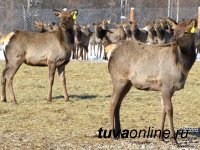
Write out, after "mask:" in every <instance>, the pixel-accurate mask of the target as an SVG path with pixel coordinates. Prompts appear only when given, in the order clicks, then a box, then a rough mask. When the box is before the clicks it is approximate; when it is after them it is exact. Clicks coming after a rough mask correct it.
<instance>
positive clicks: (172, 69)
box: [0, 10, 200, 143]
mask: <svg viewBox="0 0 200 150" xmlns="http://www.w3.org/2000/svg"><path fill="white" fill-rule="evenodd" d="M53 13H54V15H55V16H57V17H58V18H59V23H58V24H56V23H50V24H47V23H43V22H39V21H37V22H35V27H36V29H37V31H38V33H33V32H27V31H18V30H16V31H14V32H10V33H8V34H7V35H4V36H3V37H2V38H1V39H0V45H1V49H3V52H4V56H5V62H6V64H5V68H4V70H3V72H2V81H1V87H2V88H1V90H2V91H1V100H2V101H4V102H7V98H6V84H7V86H8V89H9V91H10V93H11V95H12V100H13V102H14V103H17V101H16V98H15V94H14V90H13V78H14V75H15V74H16V72H17V70H18V69H19V68H20V66H21V65H22V64H23V63H25V64H27V65H31V66H48V68H49V91H48V101H49V102H51V101H52V86H53V82H54V75H55V71H56V69H57V71H58V75H59V76H60V78H61V81H62V86H63V90H64V99H65V101H69V96H68V93H67V88H66V79H65V65H66V64H67V63H68V62H69V61H70V59H71V58H73V59H79V58H81V59H85V60H87V59H88V46H89V45H90V46H91V53H92V54H93V55H95V56H97V57H100V56H101V55H102V54H104V58H105V59H106V57H108V58H109V61H108V70H109V73H110V75H111V79H112V84H113V92H112V98H111V104H110V129H111V130H112V131H113V132H112V134H115V132H116V133H117V132H118V131H120V130H121V125H120V106H121V103H122V100H123V99H124V97H125V95H126V94H127V93H128V92H129V90H130V88H131V87H132V86H134V87H135V88H137V89H139V90H146V91H148V90H152V91H161V95H162V119H161V120H162V121H161V124H160V130H161V131H163V130H164V123H165V118H166V115H167V116H168V118H169V124H170V137H171V140H172V142H173V143H177V140H176V137H175V131H174V124H173V106H172V99H171V98H172V96H173V94H174V92H175V91H178V90H180V89H182V88H183V87H184V84H185V81H186V79H187V76H188V73H189V71H190V69H191V67H192V65H193V64H194V62H195V59H196V56H197V52H200V31H199V30H198V29H197V28H196V26H197V21H196V19H190V20H187V21H182V22H178V23H177V22H176V21H174V20H172V19H171V18H166V19H159V21H158V22H152V23H147V24H146V26H145V27H144V28H142V29H141V28H139V27H138V24H137V23H136V22H129V23H127V22H123V23H120V24H119V25H117V27H116V28H115V29H109V28H108V26H109V23H110V22H109V21H108V20H103V21H101V22H100V23H93V24H92V26H93V28H94V32H91V31H90V26H88V25H79V24H77V23H75V22H76V21H75V19H74V14H78V10H71V11H69V10H65V11H59V10H53ZM95 46H97V47H98V51H96V50H95ZM103 50H104V51H105V52H103ZM161 133H162V132H161ZM160 140H164V139H163V136H161V137H160Z"/></svg>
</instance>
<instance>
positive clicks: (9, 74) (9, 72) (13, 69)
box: [5, 63, 21, 104]
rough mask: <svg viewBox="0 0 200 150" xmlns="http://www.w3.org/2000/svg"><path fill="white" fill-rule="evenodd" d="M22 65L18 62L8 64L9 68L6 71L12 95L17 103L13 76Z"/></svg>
mask: <svg viewBox="0 0 200 150" xmlns="http://www.w3.org/2000/svg"><path fill="white" fill-rule="evenodd" d="M20 66H21V64H17V63H16V64H15V65H8V70H7V71H6V73H5V76H6V81H7V83H8V88H9V91H10V93H11V95H12V101H13V102H14V103H15V104H17V100H16V97H15V93H14V90H13V78H14V75H15V73H16V72H17V70H18V69H19V67H20Z"/></svg>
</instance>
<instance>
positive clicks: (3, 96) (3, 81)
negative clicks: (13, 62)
mask: <svg viewBox="0 0 200 150" xmlns="http://www.w3.org/2000/svg"><path fill="white" fill-rule="evenodd" d="M7 70H8V66H7V64H6V67H5V69H4V70H3V72H2V79H1V100H2V101H3V102H7V99H6V72H7Z"/></svg>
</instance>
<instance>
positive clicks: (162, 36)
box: [154, 22, 173, 44]
mask: <svg viewBox="0 0 200 150" xmlns="http://www.w3.org/2000/svg"><path fill="white" fill-rule="evenodd" d="M154 29H155V31H156V35H157V41H158V44H166V43H170V42H171V38H172V36H173V35H172V34H170V32H168V31H167V30H165V28H164V26H163V23H162V22H156V23H155V24H154Z"/></svg>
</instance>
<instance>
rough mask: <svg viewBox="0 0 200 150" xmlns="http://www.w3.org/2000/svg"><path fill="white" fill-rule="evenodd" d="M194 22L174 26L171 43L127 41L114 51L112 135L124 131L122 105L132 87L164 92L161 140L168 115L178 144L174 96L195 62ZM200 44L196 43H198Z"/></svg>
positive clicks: (111, 107)
mask: <svg viewBox="0 0 200 150" xmlns="http://www.w3.org/2000/svg"><path fill="white" fill-rule="evenodd" d="M192 24H193V23H192V22H190V23H189V24H188V25H187V26H185V28H183V27H182V25H181V26H179V24H176V25H174V36H173V39H172V46H165V47H159V46H156V45H145V44H142V43H139V42H131V41H124V42H121V43H120V44H118V46H117V48H115V50H113V52H112V54H111V56H110V60H109V63H108V70H109V73H110V75H111V78H112V83H113V93H112V100H111V104H110V129H111V131H113V132H112V135H113V136H114V135H116V134H117V133H119V131H121V125H120V114H119V113H120V106H121V103H122V100H123V99H124V97H125V95H126V94H127V93H128V92H129V90H130V89H131V87H132V86H134V87H136V88H137V89H139V90H146V91H147V90H152V91H161V94H162V121H161V125H160V131H161V132H160V133H161V136H160V140H164V138H163V131H164V123H165V118H166V115H167V116H168V118H169V124H170V139H171V141H172V142H173V143H177V140H176V136H175V131H174V123H173V106H172V100H171V98H172V96H173V94H174V92H175V91H178V90H180V89H182V88H184V85H185V82H186V79H187V76H188V73H189V71H190V69H191V67H192V65H193V64H194V62H195V59H196V52H195V44H197V43H195V40H197V39H196V38H197V37H195V34H194V33H189V32H188V31H189V30H190V29H191V26H192ZM196 46H197V45H196Z"/></svg>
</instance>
